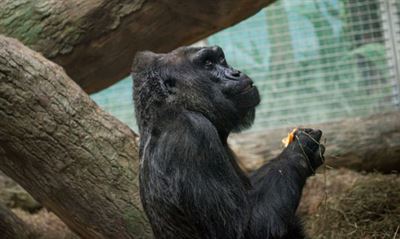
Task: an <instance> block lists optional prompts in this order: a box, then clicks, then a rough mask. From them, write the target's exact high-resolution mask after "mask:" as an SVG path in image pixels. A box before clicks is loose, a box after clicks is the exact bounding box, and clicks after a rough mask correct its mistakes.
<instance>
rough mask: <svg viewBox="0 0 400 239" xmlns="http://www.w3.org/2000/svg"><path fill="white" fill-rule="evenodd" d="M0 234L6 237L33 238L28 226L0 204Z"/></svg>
mask: <svg viewBox="0 0 400 239" xmlns="http://www.w3.org/2000/svg"><path fill="white" fill-rule="evenodd" d="M0 235H1V238H8V239H29V238H33V235H32V233H31V230H30V228H29V227H28V225H26V224H25V223H24V222H23V221H22V220H21V219H20V218H19V217H17V216H16V215H15V214H14V213H13V212H12V211H11V210H10V209H8V208H7V207H5V206H3V205H2V204H0Z"/></svg>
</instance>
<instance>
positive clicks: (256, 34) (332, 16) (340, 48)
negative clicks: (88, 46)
mask: <svg viewBox="0 0 400 239" xmlns="http://www.w3.org/2000/svg"><path fill="white" fill-rule="evenodd" d="M399 5H400V4H399V1H398V0H315V1H312V0H308V1H302V0H283V1H277V2H276V3H274V4H273V5H271V6H269V7H268V8H266V9H264V10H262V11H260V12H259V13H258V14H257V15H255V16H253V17H251V18H249V19H247V20H245V21H243V22H241V23H240V24H237V25H236V26H234V27H231V28H229V29H226V30H224V31H221V32H219V33H217V34H215V35H213V36H210V37H209V38H208V39H207V44H208V45H219V46H221V47H222V48H223V49H224V51H225V54H226V58H227V60H228V62H229V63H230V64H231V65H232V66H234V67H236V68H238V69H241V70H242V71H244V72H245V73H247V74H248V75H249V76H250V77H251V78H253V79H254V81H255V82H256V85H257V86H258V88H259V90H260V93H261V96H262V103H261V104H260V106H259V107H258V108H257V119H256V122H255V125H254V127H253V129H263V128H273V127H281V126H287V125H298V124H306V123H317V122H327V121H331V120H337V119H341V118H345V117H349V116H363V115H368V114H372V113H377V112H384V111H389V110H397V109H399V99H400V94H399V74H400V71H399V69H398V68H399V65H398V60H399V55H400V50H399V49H400V47H399V46H400V43H399V40H398V39H400V37H399V29H400V23H399V21H398V19H399V11H398V7H399ZM131 98H132V97H131V82H130V80H129V79H127V80H123V81H121V82H120V83H118V84H116V85H115V86H113V87H110V88H109V89H106V90H104V91H102V92H100V93H97V94H95V95H93V99H94V100H95V101H96V102H97V103H98V104H99V105H101V106H103V107H104V108H105V109H106V110H107V111H109V112H111V113H112V114H113V115H115V116H116V117H118V118H119V119H121V120H122V121H124V122H126V123H127V124H128V125H129V126H131V127H135V121H134V117H133V115H134V114H133V106H132V100H131Z"/></svg>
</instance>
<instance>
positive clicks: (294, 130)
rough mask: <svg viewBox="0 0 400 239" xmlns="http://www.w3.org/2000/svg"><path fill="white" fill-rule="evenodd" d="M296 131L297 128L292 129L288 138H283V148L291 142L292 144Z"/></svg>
mask: <svg viewBox="0 0 400 239" xmlns="http://www.w3.org/2000/svg"><path fill="white" fill-rule="evenodd" d="M296 131H297V128H294V129H293V130H292V132H290V133H288V136H287V137H286V138H283V139H282V143H283V146H285V148H286V147H287V146H288V145H289V144H290V143H291V142H293V140H294V133H296Z"/></svg>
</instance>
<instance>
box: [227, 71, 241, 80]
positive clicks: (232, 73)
mask: <svg viewBox="0 0 400 239" xmlns="http://www.w3.org/2000/svg"><path fill="white" fill-rule="evenodd" d="M241 73H242V72H240V71H238V70H236V69H226V70H225V76H226V77H227V78H229V79H232V80H239V79H240V77H241Z"/></svg>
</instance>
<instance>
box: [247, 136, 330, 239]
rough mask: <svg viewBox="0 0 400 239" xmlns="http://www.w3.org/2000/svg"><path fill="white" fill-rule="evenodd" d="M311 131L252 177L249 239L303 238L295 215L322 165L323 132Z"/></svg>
mask: <svg viewBox="0 0 400 239" xmlns="http://www.w3.org/2000/svg"><path fill="white" fill-rule="evenodd" d="M308 132H309V134H308V133H307V134H300V137H298V138H297V139H296V140H295V141H294V142H292V143H291V144H290V145H289V146H288V147H287V148H286V149H285V150H284V151H283V152H282V153H281V154H280V155H279V156H278V157H277V158H276V159H274V160H272V161H270V162H269V163H268V164H266V165H264V166H263V167H261V168H260V169H259V170H257V171H256V172H255V173H254V174H253V175H251V177H250V180H251V183H252V185H253V189H252V190H251V193H250V200H251V204H252V205H253V211H252V215H251V219H250V222H249V228H248V233H247V237H246V238H253V239H257V238H260V239H261V238H303V237H304V236H303V232H302V229H301V226H300V223H299V221H298V218H297V217H296V216H295V213H296V209H297V207H298V204H299V201H300V198H301V193H302V189H303V187H304V184H305V182H306V179H307V178H308V177H309V176H310V175H312V173H313V172H314V170H315V169H316V168H317V167H318V166H319V165H320V164H321V163H322V158H320V155H322V154H321V152H320V150H323V148H320V147H319V143H318V142H317V141H319V139H320V137H321V132H320V131H311V130H308ZM310 137H313V139H311V138H310ZM299 142H300V144H299ZM321 147H323V146H321Z"/></svg>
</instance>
